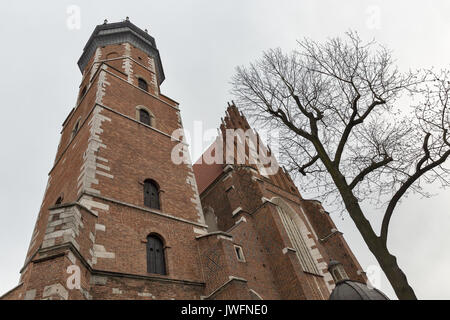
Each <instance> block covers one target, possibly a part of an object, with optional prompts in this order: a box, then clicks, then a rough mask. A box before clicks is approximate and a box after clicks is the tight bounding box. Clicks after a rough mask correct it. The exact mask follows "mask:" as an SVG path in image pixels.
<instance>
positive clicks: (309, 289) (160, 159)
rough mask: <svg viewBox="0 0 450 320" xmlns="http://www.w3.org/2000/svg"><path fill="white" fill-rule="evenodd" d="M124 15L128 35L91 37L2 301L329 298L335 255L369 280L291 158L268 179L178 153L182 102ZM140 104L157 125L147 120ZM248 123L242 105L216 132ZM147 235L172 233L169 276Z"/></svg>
mask: <svg viewBox="0 0 450 320" xmlns="http://www.w3.org/2000/svg"><path fill="white" fill-rule="evenodd" d="M115 25H117V28H130V30H132V31H133V32H130V34H131V35H130V38H127V39H131V40H129V41H123V42H121V41H119V40H120V39H121V38H120V39H119V40H118V41H110V43H109V44H107V45H104V46H98V47H95V48H94V49H95V50H94V49H93V51H92V54H91V57H90V59H89V61H88V62H87V64H86V67H85V69H84V70H83V71H82V74H83V75H82V80H81V85H80V94H79V98H78V100H77V103H76V106H75V107H74V109H73V110H72V111H71V112H70V114H69V115H68V117H67V119H66V120H65V121H64V123H63V129H62V132H61V139H60V143H59V145H58V150H57V153H56V157H55V162H54V166H53V168H52V169H51V170H50V172H49V179H48V185H47V189H46V192H45V195H44V199H43V202H42V206H41V208H40V210H39V213H38V218H37V222H36V227H35V229H34V232H33V235H32V239H31V242H30V246H29V250H28V252H27V254H26V259H25V263H24V266H23V268H22V270H21V277H20V283H19V285H18V286H17V287H16V288H14V289H12V290H11V291H10V292H8V293H7V294H5V295H4V296H3V297H2V299H26V300H38V299H61V300H67V299H261V298H262V299H327V298H328V296H329V294H330V291H331V289H332V288H333V286H334V283H333V280H332V278H331V276H330V274H329V273H328V272H327V270H326V267H327V264H326V261H328V260H329V259H330V258H333V259H338V260H340V261H341V262H342V263H343V264H344V266H345V268H346V271H347V273H348V274H349V275H350V276H351V278H353V279H355V280H360V281H364V280H365V278H364V276H363V275H361V273H360V272H358V271H360V270H361V267H360V266H359V264H358V262H357V260H356V259H355V257H354V255H353V254H352V252H351V250H350V249H349V247H348V245H347V244H346V242H345V240H344V238H343V237H342V235H341V234H339V233H335V234H333V235H331V236H329V235H330V233H331V232H332V230H333V229H334V228H335V225H334V224H333V222H332V220H331V219H330V217H329V215H328V214H327V213H326V212H325V211H324V210H323V208H322V206H321V205H320V203H318V202H317V201H309V200H304V199H303V198H302V197H301V195H300V193H299V192H298V189H297V188H296V186H295V184H294V183H293V181H292V180H291V178H290V177H289V175H288V174H287V173H286V172H285V171H284V170H283V169H280V170H279V171H278V173H277V174H275V175H271V176H264V175H261V174H260V173H259V172H258V167H256V166H255V165H251V164H248V163H246V164H244V165H236V164H231V165H220V164H219V165H217V164H212V165H205V164H195V165H194V166H191V165H190V164H180V165H177V164H174V163H173V162H172V161H171V160H170V157H171V152H172V150H173V148H174V147H175V146H176V145H178V144H179V143H180V141H176V140H173V139H171V134H172V132H173V131H174V130H177V129H182V121H181V117H180V113H179V105H178V103H176V102H175V101H174V100H172V99H170V98H168V97H166V96H165V95H163V94H162V93H161V92H160V88H159V85H160V82H161V81H159V79H163V75H161V74H158V72H159V71H158V70H160V69H159V68H157V67H156V63H157V61H159V60H157V57H156V56H155V51H154V50H156V47H155V48H154V49H152V50H151V51H149V50H147V49H145V48H147V47H145V46H143V45H140V44H141V43H142V41H144V42H145V41H147V42H149V43H150V42H151V39H150V38H149V36H146V35H145V34H143V31H142V30H139V29H137V27H135V26H134V25H132V24H131V23H130V22H128V21H127V22H123V23H119V24H114V26H115ZM96 30H97V29H96ZM95 32H97V31H95ZM95 32H94V33H95ZM96 36H99V35H98V34H96ZM100 38H101V37H100ZM100 38H99V39H100ZM100 40H101V39H100ZM139 41H141V42H139ZM138 78H142V79H144V80H145V81H146V82H147V83H148V85H149V86H148V87H149V88H148V92H147V91H145V90H142V89H141V88H139V87H138V80H137V79H138ZM138 106H141V107H145V108H146V109H147V110H149V111H150V112H151V114H152V115H153V116H154V118H155V121H154V123H153V124H152V126H148V125H145V124H142V123H140V122H139V119H137V113H136V108H137V107H138ZM239 128H240V129H244V130H246V129H249V128H250V126H249V125H248V123H247V121H246V119H245V117H244V116H243V115H242V114H240V112H239V111H238V109H237V108H236V107H235V106H234V105H233V106H230V107H229V108H228V109H227V112H226V117H225V118H224V121H223V124H222V126H221V130H222V133H224V130H225V129H239ZM241 152H242V151H241ZM244 152H248V150H246V151H244ZM146 179H152V180H154V181H156V182H157V184H158V185H159V188H160V191H159V194H160V202H161V208H160V210H157V209H150V208H147V207H145V205H144V199H143V182H144V181H145V180H146ZM57 199H60V200H61V201H60V203H59V202H58V203H56V201H57ZM277 207H283V208H285V210H288V211H289V214H290V215H291V216H295V219H294V220H295V221H297V223H298V225H299V227H300V230H301V233H302V236H303V237H304V240H305V243H306V245H307V247H308V250H309V251H310V254H311V256H312V258H313V259H314V263H315V264H316V266H317V268H318V270H319V273H318V274H310V273H307V272H304V270H302V267H301V265H300V262H299V259H298V253H297V252H296V251H295V250H294V249H293V248H292V244H291V243H290V239H289V237H288V235H287V233H286V230H285V229H284V226H283V223H282V221H281V219H280V215H279V213H278V211H277ZM204 212H205V213H207V219H206V220H205V216H204ZM206 223H208V224H206ZM150 234H158V235H159V237H160V238H161V239H163V243H164V253H165V265H166V274H165V275H157V274H150V273H148V272H147V259H146V242H147V236H148V235H150ZM323 239H324V240H323ZM236 248H241V250H242V251H241V254H242V255H243V258H242V257H241V259H238V257H237V253H236ZM78 271H79V273H78V274H79V276H80V285H79V287H76V288H72V287H71V286H70V285H69V281H68V279H70V276H71V275H72V274H75V273H77V272H78ZM74 272H75V273H74Z"/></svg>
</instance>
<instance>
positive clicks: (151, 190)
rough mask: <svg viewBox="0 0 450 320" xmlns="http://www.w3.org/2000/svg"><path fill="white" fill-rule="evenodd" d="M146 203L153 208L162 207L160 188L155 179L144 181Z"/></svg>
mask: <svg viewBox="0 0 450 320" xmlns="http://www.w3.org/2000/svg"><path fill="white" fill-rule="evenodd" d="M144 205H145V206H146V207H149V208H152V209H158V210H159V209H160V203H159V188H158V185H157V184H156V182H155V181H153V180H150V179H147V180H145V181H144Z"/></svg>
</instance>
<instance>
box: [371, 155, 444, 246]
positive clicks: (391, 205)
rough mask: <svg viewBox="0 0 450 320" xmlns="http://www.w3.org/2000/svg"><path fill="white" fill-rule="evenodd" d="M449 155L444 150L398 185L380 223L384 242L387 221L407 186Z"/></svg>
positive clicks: (385, 239)
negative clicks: (440, 154)
mask: <svg viewBox="0 0 450 320" xmlns="http://www.w3.org/2000/svg"><path fill="white" fill-rule="evenodd" d="M449 156H450V150H447V152H445V153H444V154H443V155H442V156H441V157H440V158H439V159H438V160H436V161H433V162H432V163H430V164H428V165H427V166H425V167H423V168H421V169H419V170H418V171H416V172H415V173H414V174H413V175H412V176H410V177H409V178H408V179H407V180H406V181H405V182H404V183H403V185H402V186H401V187H400V189H398V191H397V192H396V193H395V194H394V196H393V197H392V199H391V201H390V202H389V205H388V207H387V209H386V212H385V214H384V217H383V222H382V224H381V232H380V238H381V239H382V241H383V242H384V244H386V243H387V235H388V228H389V222H390V220H391V217H392V214H393V212H394V209H395V207H396V206H397V204H398V202H399V200H400V199H401V197H402V196H403V195H404V194H405V193H406V192H407V191H408V189H409V187H411V185H412V184H413V183H414V182H416V181H417V180H418V179H419V178H420V177H421V176H423V175H424V174H425V173H427V172H428V171H430V170H433V169H434V168H436V167H438V166H440V165H441V164H443V163H444V162H445V160H447V158H448V157H449ZM425 157H426V155H425V156H424V157H423V158H422V159H421V160H420V161H422V160H423V159H424V158H425ZM423 162H425V161H423Z"/></svg>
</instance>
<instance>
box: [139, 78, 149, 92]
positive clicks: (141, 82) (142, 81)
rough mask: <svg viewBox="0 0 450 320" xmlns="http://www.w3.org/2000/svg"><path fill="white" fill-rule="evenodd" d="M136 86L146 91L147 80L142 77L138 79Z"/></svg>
mask: <svg viewBox="0 0 450 320" xmlns="http://www.w3.org/2000/svg"><path fill="white" fill-rule="evenodd" d="M138 86H139V88H141V89H142V90H145V91H148V84H147V81H145V80H144V79H142V78H139V79H138Z"/></svg>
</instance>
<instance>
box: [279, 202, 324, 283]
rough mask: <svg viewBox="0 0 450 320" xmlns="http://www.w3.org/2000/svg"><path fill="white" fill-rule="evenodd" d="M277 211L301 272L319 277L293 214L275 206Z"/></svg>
mask: <svg viewBox="0 0 450 320" xmlns="http://www.w3.org/2000/svg"><path fill="white" fill-rule="evenodd" d="M277 210H278V213H279V215H280V218H281V221H282V223H283V226H284V228H285V230H286V233H287V234H288V237H289V240H290V241H291V244H292V246H293V249H295V251H296V252H297V257H298V259H299V261H300V265H301V267H302V269H303V271H305V272H309V273H313V274H317V275H320V272H319V269H318V268H317V266H316V264H315V262H314V258H313V257H312V255H311V252H310V251H309V249H308V246H307V245H306V242H305V239H304V238H303V235H302V232H301V231H300V227H299V225H298V223H297V222H296V220H297V219H295V218H294V216H293V215H295V212H292V213H291V214H289V213H287V212H286V210H285V208H282V207H280V206H277ZM297 218H298V217H297Z"/></svg>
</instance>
